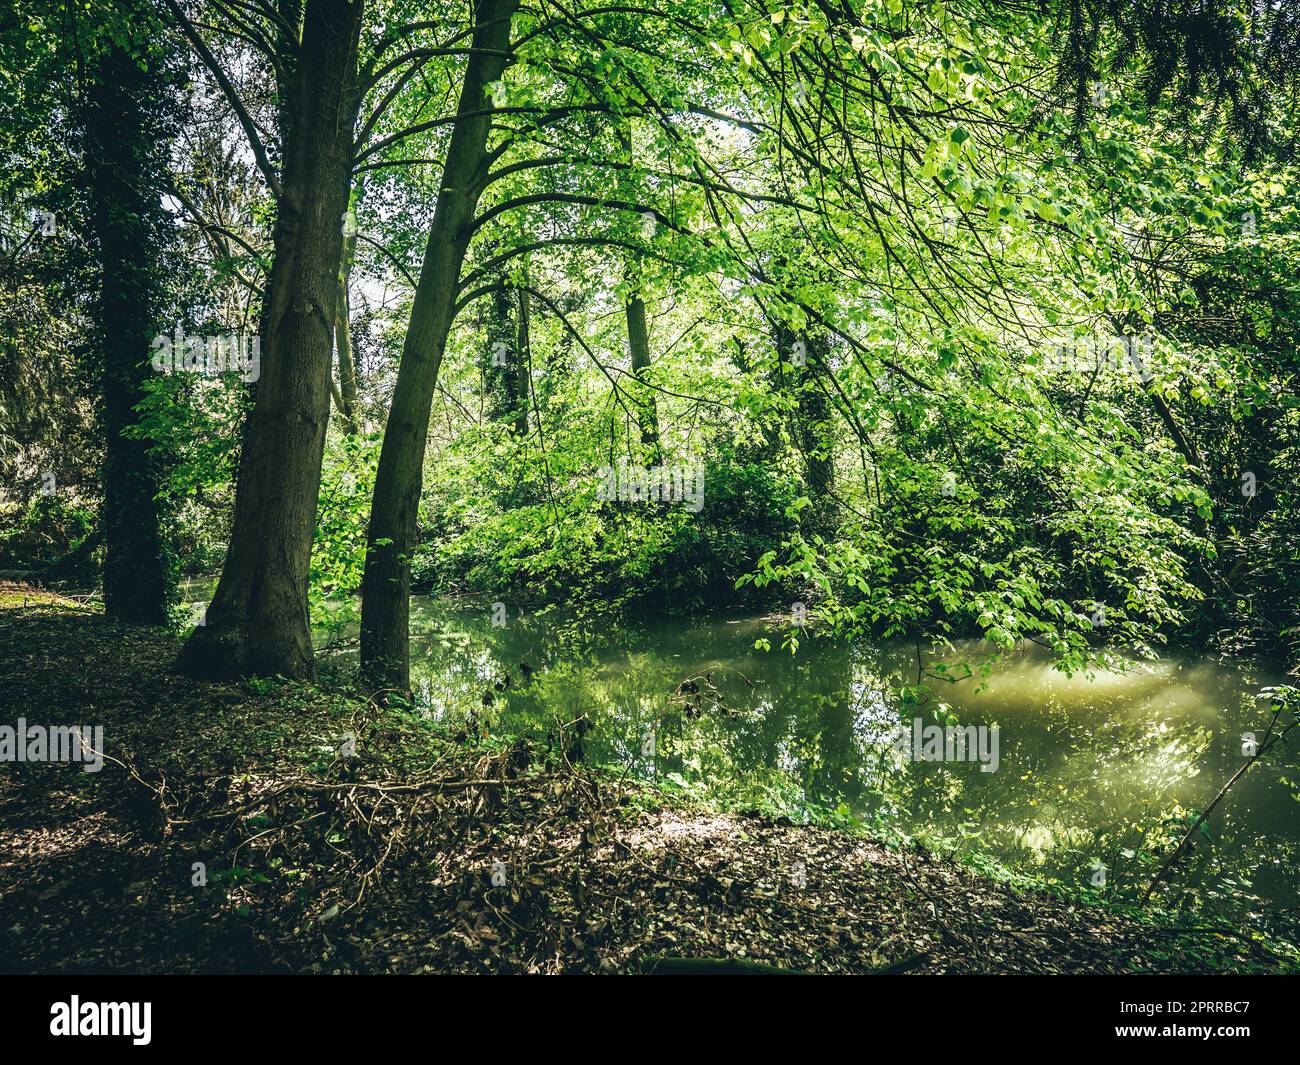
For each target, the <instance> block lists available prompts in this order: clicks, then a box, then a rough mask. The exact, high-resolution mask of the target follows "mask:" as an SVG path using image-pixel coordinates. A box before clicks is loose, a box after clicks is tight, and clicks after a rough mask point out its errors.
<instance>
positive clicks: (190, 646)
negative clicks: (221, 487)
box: [178, 0, 363, 678]
mask: <svg viewBox="0 0 1300 1065" xmlns="http://www.w3.org/2000/svg"><path fill="white" fill-rule="evenodd" d="M362 8H363V0H309V2H308V3H307V4H306V5H305V8H304V12H303V23H302V38H301V44H300V46H299V48H298V50H297V62H296V66H295V68H294V69H293V72H292V74H291V76H290V79H289V82H288V85H287V88H288V92H287V98H286V101H285V107H284V109H283V112H282V114H283V127H282V130H281V139H282V144H283V156H284V167H283V172H282V176H281V186H282V190H283V191H282V195H281V197H280V200H279V204H278V215H277V219H276V224H275V229H274V233H273V242H274V248H275V260H274V263H273V265H272V269H271V277H270V285H269V295H268V299H269V305H268V307H267V308H266V313H265V315H264V321H265V333H266V335H265V337H264V344H263V346H262V367H261V380H260V381H259V383H258V389H257V400H256V404H255V406H254V408H253V413H252V416H251V417H250V419H249V425H248V431H247V433H246V436H245V441H244V449H243V454H242V456H241V459H240V477H239V487H238V491H237V493H236V496H235V515H234V522H233V527H232V529H231V536H230V546H229V548H228V550H227V552H226V561H225V565H224V567H223V569H222V573H221V580H220V582H219V583H218V585H217V591H216V594H215V596H214V597H213V600H212V603H211V605H210V606H209V608H208V612H207V622H206V624H205V625H204V626H202V627H200V628H197V629H195V630H194V633H193V634H192V635H191V636H190V639H189V641H188V642H187V643H186V645H185V647H184V649H183V650H182V652H181V657H180V661H179V662H178V666H179V668H180V669H181V670H182V671H184V672H186V673H189V674H191V675H194V676H202V677H222V678H224V677H233V676H246V675H258V676H267V675H273V674H281V675H284V676H287V677H299V678H309V677H312V676H314V674H315V666H314V661H313V657H312V645H311V630H310V624H309V619H308V607H307V590H308V577H309V571H310V565H311V546H312V534H313V531H314V527H315V515H316V502H317V497H318V495H319V491H320V473H321V459H322V454H323V450H324V445H325V428H326V421H327V419H328V416H329V383H330V373H331V361H332V360H331V352H332V349H333V336H334V320H335V315H336V313H337V304H338V283H339V263H340V262H341V254H342V250H343V217H344V212H345V211H346V209H347V205H348V194H349V189H350V187H351V182H352V151H353V148H352V144H353V138H354V136H355V127H356V118H357V109H358V107H359V105H360V85H359V82H358V77H357V45H358V39H359V36H360V29H361V15H362Z"/></svg>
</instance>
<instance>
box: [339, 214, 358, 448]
mask: <svg viewBox="0 0 1300 1065" xmlns="http://www.w3.org/2000/svg"><path fill="white" fill-rule="evenodd" d="M356 246H357V238H356V234H348V235H346V236H344V238H343V262H342V265H341V266H340V267H339V301H338V309H337V311H336V313H335V319H334V347H335V350H336V351H337V353H338V362H339V413H340V414H341V415H342V416H343V424H344V426H345V427H346V428H347V431H348V433H349V434H351V435H353V436H355V435H356V434H357V429H358V424H357V365H356V360H355V359H354V357H353V354H352V303H351V300H350V298H349V296H348V280H349V278H350V277H351V275H352V256H353V254H354V253H355V250H356Z"/></svg>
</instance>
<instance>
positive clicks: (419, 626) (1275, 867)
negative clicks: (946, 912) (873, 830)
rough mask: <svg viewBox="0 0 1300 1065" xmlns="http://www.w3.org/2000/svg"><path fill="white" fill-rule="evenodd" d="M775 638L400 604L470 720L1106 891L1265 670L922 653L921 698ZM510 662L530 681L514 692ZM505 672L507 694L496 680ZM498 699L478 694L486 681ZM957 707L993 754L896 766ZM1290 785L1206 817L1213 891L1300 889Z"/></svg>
mask: <svg viewBox="0 0 1300 1065" xmlns="http://www.w3.org/2000/svg"><path fill="white" fill-rule="evenodd" d="M761 637H768V638H770V639H771V640H772V645H773V647H774V648H779V647H780V638H779V631H774V626H772V625H770V624H769V623H767V622H765V621H763V620H762V619H755V618H723V619H715V620H708V621H701V620H693V621H683V620H660V621H647V622H644V623H641V624H636V625H631V626H626V625H618V626H616V625H613V624H611V623H608V622H601V623H599V624H597V623H591V622H584V621H582V620H580V619H575V618H573V617H571V616H567V615H564V614H561V613H548V614H541V615H531V616H525V617H511V618H510V619H509V620H508V622H507V624H506V625H504V626H502V627H496V626H493V625H492V623H491V612H490V608H489V607H488V606H486V605H466V604H464V603H459V604H456V603H448V602H443V601H431V600H422V599H416V600H413V602H412V680H413V684H414V685H415V688H416V694H417V699H418V701H419V704H420V706H421V707H422V708H424V712H425V713H427V714H428V715H429V716H430V717H432V718H436V719H439V720H444V721H448V722H456V721H459V720H460V719H463V718H466V717H467V716H468V715H469V714H471V713H473V714H474V715H475V718H476V719H477V721H478V722H479V723H480V725H481V727H482V728H484V729H486V730H488V731H502V732H509V733H514V732H519V731H529V732H532V733H535V734H536V735H539V736H545V735H546V734H547V733H548V732H550V733H551V734H552V735H554V734H555V732H556V730H557V727H558V726H560V725H562V724H564V723H567V722H573V721H576V720H577V719H579V718H581V717H584V716H585V718H586V719H587V720H588V721H589V722H590V723H591V726H592V728H591V730H590V732H589V734H588V735H587V737H586V740H585V745H586V750H587V752H588V754H589V755H590V756H592V757H594V758H595V759H597V760H600V761H603V762H607V763H615V764H621V765H625V766H627V767H628V770H629V772H631V773H633V774H636V775H639V776H645V777H649V776H651V775H653V776H655V777H657V778H658V779H659V780H660V781H663V782H668V783H670V784H675V785H679V786H683V787H689V788H693V789H696V790H699V791H701V792H702V793H704V794H706V795H707V796H708V797H710V798H711V799H713V800H715V801H720V802H724V803H727V804H730V805H734V806H737V807H740V808H746V807H760V808H765V809H769V810H785V811H789V812H791V813H793V814H799V813H804V812H807V811H808V810H810V809H811V808H813V807H816V808H819V809H822V810H834V809H836V808H840V809H842V810H847V811H850V812H852V813H853V814H854V815H855V816H857V817H859V818H863V819H867V820H870V821H874V822H876V823H878V824H879V825H881V826H894V827H897V828H898V829H901V830H902V831H904V832H908V833H917V832H923V833H924V834H926V835H928V836H930V837H939V838H943V839H946V840H948V841H950V842H951V843H953V844H955V845H959V846H960V845H962V842H963V841H972V842H973V841H978V844H979V848H980V849H981V850H985V851H989V852H991V853H993V854H996V855H998V856H999V857H1000V858H1002V859H1003V860H1005V861H1006V862H1007V863H1008V864H1010V865H1012V866H1013V867H1019V868H1030V867H1032V868H1035V869H1037V870H1039V871H1041V872H1045V873H1047V874H1049V875H1051V876H1054V877H1057V878H1059V879H1061V880H1064V881H1067V882H1070V883H1081V882H1082V881H1083V880H1085V879H1087V878H1088V877H1089V875H1090V872H1089V871H1090V869H1093V868H1095V865H1094V863H1098V862H1099V863H1101V864H1103V865H1104V866H1105V867H1106V870H1107V876H1108V882H1109V884H1110V887H1111V889H1112V890H1113V889H1115V888H1116V887H1117V886H1118V888H1119V889H1120V890H1121V892H1126V891H1128V890H1131V889H1132V887H1133V886H1134V885H1135V884H1136V883H1138V881H1139V880H1140V879H1141V882H1143V883H1144V882H1145V881H1144V879H1143V878H1140V877H1139V875H1138V872H1137V871H1136V870H1135V868H1134V855H1135V854H1136V853H1137V851H1138V850H1140V849H1141V846H1142V843H1143V841H1144V839H1146V838H1147V837H1148V836H1149V835H1150V834H1152V833H1154V832H1158V831H1159V830H1160V828H1161V826H1162V825H1164V826H1166V830H1169V831H1172V830H1173V826H1174V825H1175V824H1176V823H1177V822H1178V821H1179V820H1180V819H1183V820H1185V819H1186V817H1187V816H1188V812H1189V811H1191V810H1194V809H1196V808H1198V807H1199V806H1200V805H1201V804H1203V803H1205V802H1207V801H1208V800H1209V799H1210V798H1211V797H1212V796H1213V795H1214V793H1215V791H1216V790H1217V789H1218V787H1219V786H1220V785H1221V783H1222V782H1223V781H1224V780H1226V779H1227V777H1228V776H1229V775H1231V773H1232V772H1233V771H1234V770H1235V769H1236V768H1237V767H1238V766H1239V765H1240V764H1241V760H1242V757H1243V756H1242V751H1241V735H1242V733H1243V732H1245V731H1247V730H1250V729H1254V730H1257V731H1259V732H1261V733H1262V730H1263V727H1264V725H1265V724H1266V720H1267V714H1266V707H1265V705H1264V704H1263V703H1260V704H1258V705H1257V704H1256V703H1255V700H1254V695H1255V693H1256V692H1257V691H1258V689H1259V688H1260V687H1261V686H1264V685H1267V684H1275V683H1278V682H1280V681H1281V680H1282V677H1281V674H1280V672H1279V671H1278V670H1277V669H1276V668H1273V667H1270V666H1269V665H1268V664H1259V663H1226V664H1225V663H1220V662H1217V661H1212V660H1209V659H1194V658H1192V659H1178V658H1170V659H1167V660H1163V661H1159V662H1154V663H1141V664H1138V665H1136V666H1135V667H1134V668H1133V669H1132V670H1131V671H1129V672H1110V671H1100V672H1097V673H1096V674H1094V675H1092V676H1091V677H1086V676H1075V677H1066V676H1064V675H1063V674H1061V673H1059V672H1057V671H1056V670H1054V669H1052V668H1051V663H1050V660H1049V659H1048V657H1047V655H1046V654H1045V653H1044V652H1042V651H1041V650H1039V649H1037V648H1034V647H1028V648H1026V649H1024V650H1022V651H1020V652H1018V653H1016V654H1014V655H1012V656H1010V657H1008V658H1007V659H1005V660H1003V661H1001V662H1000V663H998V664H996V665H995V666H993V667H992V668H991V669H990V670H988V671H987V676H983V675H981V674H982V672H983V671H981V670H979V669H977V670H976V673H975V675H974V676H970V677H968V678H967V679H963V680H959V681H955V682H949V681H947V680H944V679H935V678H936V677H939V678H942V676H943V670H944V669H945V667H946V668H947V669H948V670H949V675H960V674H961V673H962V672H963V671H962V670H961V669H959V668H957V663H958V662H959V661H960V660H962V656H965V657H966V658H969V660H970V661H972V662H974V663H976V664H977V665H978V663H979V661H980V657H979V656H980V655H981V654H983V651H982V649H981V648H979V647H977V646H967V647H961V648H959V652H960V654H959V655H958V656H956V657H954V656H951V655H950V656H947V657H946V658H940V657H936V656H932V655H923V656H922V659H921V663H920V668H921V672H922V674H923V675H925V677H926V681H925V684H924V689H925V694H924V695H922V696H921V701H920V703H919V704H917V705H914V706H908V707H904V708H900V706H899V702H898V696H897V694H896V692H897V691H898V689H899V687H900V686H903V685H907V684H911V683H914V682H915V681H916V679H917V670H918V662H917V657H916V651H915V649H914V648H912V647H903V646H886V647H883V648H881V647H867V646H855V647H845V646H843V645H835V644H829V643H826V642H823V641H813V640H805V641H804V643H803V645H802V646H801V647H800V649H799V651H798V653H797V654H795V655H791V654H789V653H788V652H782V651H780V650H779V649H777V650H773V651H771V652H765V651H758V650H755V648H754V642H755V640H756V639H759V638H761ZM521 663H527V664H528V665H529V666H530V667H531V668H532V669H533V670H535V674H534V676H533V678H532V680H531V682H530V683H527V684H525V683H524V681H523V673H522V671H521V668H520V664H521ZM507 673H508V674H509V675H510V687H509V688H508V689H507V690H506V691H504V692H497V691H496V690H495V688H494V684H496V683H499V682H504V679H505V676H506V674H507ZM705 676H708V677H710V678H711V682H712V684H713V685H715V686H716V688H717V690H718V692H719V693H720V694H721V697H722V704H721V705H720V706H717V707H712V706H710V705H709V704H708V702H707V701H706V702H705V704H704V706H703V708H702V709H701V710H700V711H698V712H696V711H694V710H693V709H688V710H684V709H683V707H682V706H680V705H675V704H674V703H673V702H672V698H671V697H672V695H673V693H674V692H675V691H677V690H678V687H679V685H680V684H681V683H682V682H683V681H684V680H686V679H688V678H691V677H705ZM489 690H491V691H492V693H493V698H492V706H491V707H490V708H484V707H483V705H482V704H483V695H484V692H485V691H489ZM936 711H937V712H939V713H951V714H953V715H955V717H956V718H957V719H958V720H959V721H961V723H962V724H978V725H988V726H997V727H998V728H999V729H1000V752H999V761H1000V765H999V768H998V771H997V772H996V773H986V772H981V771H980V766H979V764H978V763H977V762H975V761H967V762H956V763H950V762H914V761H900V759H899V758H898V757H897V756H896V755H895V754H894V753H893V750H892V747H891V739H892V730H894V729H895V728H896V726H897V725H898V723H899V721H900V717H909V718H910V717H911V716H913V715H917V716H923V717H925V719H926V720H927V721H930V720H934V716H933V715H934V714H935V712H936ZM1298 810H1300V807H1297V805H1296V786H1295V785H1294V784H1293V783H1290V782H1288V781H1287V779H1286V776H1285V773H1284V772H1283V771H1282V768H1281V767H1280V766H1278V765H1275V764H1261V765H1259V766H1257V767H1256V768H1255V769H1254V770H1252V772H1251V773H1250V774H1248V775H1247V776H1246V777H1245V778H1244V779H1243V780H1242V781H1241V782H1240V783H1239V784H1238V785H1237V787H1236V788H1234V792H1233V794H1232V795H1231V796H1230V797H1229V798H1228V799H1227V800H1226V801H1225V802H1224V803H1223V804H1222V805H1221V806H1220V807H1219V808H1218V810H1216V812H1215V815H1214V818H1213V823H1212V825H1211V827H1210V831H1209V837H1210V838H1209V839H1208V840H1206V841H1204V842H1203V843H1202V845H1201V846H1200V847H1199V853H1198V858H1197V862H1196V863H1195V867H1194V868H1193V869H1191V870H1189V872H1188V875H1189V876H1190V877H1192V878H1193V879H1194V880H1195V881H1196V882H1199V883H1201V884H1202V885H1205V886H1206V887H1207V888H1209V889H1212V888H1213V887H1214V885H1215V884H1219V885H1222V884H1223V883H1224V882H1225V879H1224V878H1234V879H1235V878H1245V879H1246V880H1247V881H1252V882H1253V890H1254V891H1255V892H1256V893H1257V894H1258V895H1260V896H1261V897H1263V898H1264V899H1267V900H1272V901H1274V902H1280V901H1284V902H1286V903H1290V902H1291V901H1292V900H1293V897H1294V895H1295V892H1296V888H1297V886H1300V876H1297V866H1298V862H1300V848H1297V840H1298V838H1300V818H1298V817H1297V811H1298Z"/></svg>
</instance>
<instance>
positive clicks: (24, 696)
mask: <svg viewBox="0 0 1300 1065" xmlns="http://www.w3.org/2000/svg"><path fill="white" fill-rule="evenodd" d="M177 647H178V641H177V639H176V638H175V637H173V636H170V635H168V634H165V633H160V632H158V631H156V630H149V629H139V628H132V627H126V626H119V625H115V624H112V623H110V622H108V621H106V620H105V619H104V618H103V617H102V616H100V615H97V614H93V613H89V612H87V611H84V610H83V611H78V610H75V609H73V608H72V606H71V604H68V603H66V602H59V601H56V600H54V599H53V597H47V596H41V595H39V594H35V593H32V592H31V591H30V590H26V589H21V588H17V587H15V586H12V585H11V586H0V725H3V724H7V725H14V724H16V720H17V718H18V717H20V716H21V717H25V718H26V720H27V722H28V724H29V725H35V724H46V725H55V724H59V725H64V724H66V725H72V724H85V725H91V726H93V725H102V726H103V728H104V743H105V748H106V754H107V756H108V758H109V759H110V760H109V761H106V762H105V764H104V767H103V769H102V771H100V772H98V773H85V772H82V770H81V767H80V766H77V765H68V764H35V763H26V764H0V970H5V971H15V970H17V971H28V970H37V971H49V972H67V971H71V972H89V971H151V972H152V971H167V972H172V971H175V972H193V971H197V972H231V971H281V972H283V971H293V972H338V971H355V972H401V973H413V972H424V971H430V972H592V971H595V972H600V971H604V972H636V971H642V970H643V969H644V968H645V966H646V959H647V958H650V957H652V956H665V955H680V956H687V957H712V958H723V957H725V958H745V959H751V960H754V961H761V962H766V963H769V964H772V965H778V966H782V967H785V968H794V969H801V970H809V971H816V972H864V971H868V970H872V969H876V968H879V967H882V966H886V965H890V964H897V965H898V966H899V967H900V968H904V969H907V970H909V971H914V972H1150V971H1207V970H1208V971H1221V970H1224V969H1238V970H1245V971H1250V970H1259V969H1263V970H1269V971H1277V970H1279V969H1281V968H1284V967H1285V965H1286V962H1285V961H1284V960H1283V959H1280V958H1278V957H1276V956H1274V955H1273V954H1272V953H1270V951H1269V949H1268V948H1267V947H1266V946H1265V945H1264V944H1263V943H1262V942H1259V941H1256V940H1255V939H1253V938H1252V937H1250V936H1249V935H1248V934H1246V933H1243V932H1242V931H1240V930H1234V929H1185V928H1184V929H1174V928H1159V927H1154V926H1151V925H1147V924H1135V923H1130V922H1127V921H1125V920H1122V919H1120V918H1118V917H1116V916H1114V915H1112V914H1111V913H1110V912H1109V911H1106V910H1101V909H1096V908H1081V907H1079V906H1077V905H1073V904H1071V903H1069V902H1066V901H1063V900H1061V899H1058V898H1055V897H1052V896H1047V895H1037V894H1024V893H1019V892H1017V891H1014V890H1012V889H1011V888H1010V887H1008V886H1006V885H1003V884H1001V883H998V882H995V881H992V880H988V879H984V878H982V877H979V876H977V875H975V874H973V873H971V872H969V871H968V870H966V869H964V868H962V867H960V866H957V865H955V864H953V863H951V862H948V861H946V860H941V859H938V858H936V857H933V856H931V855H928V854H926V853H924V852H922V851H918V850H913V849H897V848H888V847H885V846H882V845H879V844H877V843H873V842H870V841H867V840H864V839H861V838H859V837H855V836H851V835H847V834H844V833H840V832H836V831H831V830H825V829H819V828H810V827H802V826H795V825H790V824H788V823H787V824H782V823H778V822H775V821H772V820H769V819H764V818H758V817H744V816H733V815H724V814H718V813H715V812H711V811H708V810H705V809H700V808H696V807H690V806H683V805H682V804H680V803H677V802H674V803H673V804H671V805H668V804H666V803H665V802H664V800H663V799H662V798H660V797H658V796H657V795H656V794H655V793H653V792H652V791H647V790H646V789H644V788H642V787H640V786H638V785H636V784H634V783H632V782H627V781H620V780H618V779H615V778H614V777H611V776H610V775H609V774H608V773H603V772H600V771H597V770H593V769H590V768H587V767H584V766H581V765H579V766H577V767H575V766H573V765H571V764H570V763H569V762H568V760H567V759H566V758H565V757H564V756H563V755H561V754H559V753H557V751H552V750H550V749H547V748H546V747H545V746H543V745H540V744H536V743H534V744H531V745H530V744H528V743H523V742H520V743H512V744H505V743H502V744H492V743H487V742H477V741H475V742H471V741H470V740H468V739H466V738H464V737H462V738H461V739H460V740H459V741H457V739H456V738H455V737H448V736H445V735H442V734H440V733H438V732H436V731H434V730H433V729H431V728H430V727H429V726H428V725H426V724H425V723H423V722H421V721H420V720H418V719H416V718H413V717H409V716H406V715H403V714H401V713H398V712H394V711H385V710H380V709H378V708H376V707H374V706H371V705H369V704H367V703H366V702H365V701H364V700H361V699H358V698H356V697H355V696H353V695H350V694H349V693H347V692H342V691H324V690H321V689H318V688H312V687H308V686H303V685H294V684H279V685H267V684H255V685H250V684H226V685H210V684H209V685H200V684H198V683H195V682H192V681H189V680H186V679H184V678H181V677H178V676H175V675H172V674H171V673H170V672H169V671H168V665H169V663H170V661H171V658H172V656H173V655H174V654H175V651H176V649H177ZM349 735H352V736H354V737H355V750H356V755H355V756H354V757H347V756H343V755H341V754H340V752H341V751H342V752H344V753H346V751H347V750H348V747H347V739H348V736H349ZM571 740H572V738H571V737H556V738H555V741H556V742H555V747H556V748H557V749H565V748H567V747H568V746H569V744H570V742H571ZM195 863H203V871H204V872H205V874H206V884H195V883H194V881H195V879H199V876H198V872H197V871H196V867H195ZM494 872H495V874H496V875H495V880H496V883H494Z"/></svg>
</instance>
